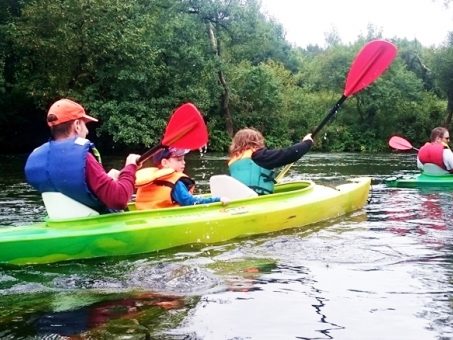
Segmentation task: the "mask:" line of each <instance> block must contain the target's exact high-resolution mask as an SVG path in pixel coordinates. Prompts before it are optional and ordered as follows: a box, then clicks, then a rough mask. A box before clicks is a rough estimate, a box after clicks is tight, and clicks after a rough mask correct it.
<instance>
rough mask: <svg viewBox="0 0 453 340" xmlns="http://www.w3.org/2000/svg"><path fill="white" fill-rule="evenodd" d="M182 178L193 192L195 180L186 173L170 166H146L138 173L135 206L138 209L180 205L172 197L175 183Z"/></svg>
mask: <svg viewBox="0 0 453 340" xmlns="http://www.w3.org/2000/svg"><path fill="white" fill-rule="evenodd" d="M178 180H182V181H183V183H184V184H185V185H186V187H187V189H188V190H189V192H191V193H192V192H193V190H194V187H195V182H194V181H193V180H192V179H191V178H190V177H189V176H187V175H186V174H184V173H182V172H176V171H175V170H173V169H170V168H162V169H158V168H144V169H140V170H138V171H137V173H136V180H135V186H136V187H137V194H136V198H135V206H136V208H137V209H138V210H147V209H156V208H168V207H173V206H179V205H178V204H177V203H176V202H174V201H173V199H172V198H171V194H172V192H173V189H174V187H175V183H176V182H177V181H178Z"/></svg>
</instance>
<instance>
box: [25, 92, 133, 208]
mask: <svg viewBox="0 0 453 340" xmlns="http://www.w3.org/2000/svg"><path fill="white" fill-rule="evenodd" d="M97 121H98V120H97V119H96V118H93V117H90V116H88V115H87V114H86V113H85V109H84V108H83V107H82V106H81V105H80V104H78V103H76V102H74V101H72V100H69V99H60V100H58V101H56V102H55V103H54V104H52V106H51V107H50V109H49V111H48V114H47V125H48V126H49V128H50V133H51V136H52V137H51V138H50V140H49V141H48V142H47V143H44V144H43V145H41V146H40V147H38V148H36V149H35V150H33V152H32V153H31V154H30V156H29V157H28V159H27V162H26V164H25V176H26V179H27V182H28V183H29V184H31V185H32V186H33V187H34V188H35V189H36V190H38V191H39V192H41V193H43V192H61V193H63V194H65V195H66V196H69V197H71V198H72V199H74V200H76V201H78V202H80V203H83V204H85V205H86V206H88V207H90V208H92V209H94V210H96V211H98V212H101V213H103V212H109V211H112V210H121V209H124V208H125V207H126V206H127V203H128V201H129V200H130V198H131V196H132V194H133V193H134V183H135V173H136V171H137V160H138V158H139V157H140V156H139V155H135V154H130V155H129V156H127V158H126V165H125V167H124V168H123V169H122V170H121V171H118V170H116V169H112V170H111V171H110V172H109V173H108V174H107V173H106V172H105V170H104V168H103V167H102V165H101V163H100V157H99V153H98V152H97V150H96V148H95V147H94V144H93V143H91V142H90V141H89V140H88V139H86V136H87V135H88V128H87V126H86V124H87V123H89V122H97ZM96 157H97V158H96Z"/></svg>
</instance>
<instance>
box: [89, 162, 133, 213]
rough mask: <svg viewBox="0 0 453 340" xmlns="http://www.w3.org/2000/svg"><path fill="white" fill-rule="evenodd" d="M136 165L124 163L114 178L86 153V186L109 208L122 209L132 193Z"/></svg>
mask: <svg viewBox="0 0 453 340" xmlns="http://www.w3.org/2000/svg"><path fill="white" fill-rule="evenodd" d="M136 171H137V165H135V164H129V165H126V166H125V167H124V168H123V169H122V170H121V172H120V174H119V176H118V179H117V180H114V179H113V178H111V177H110V176H108V175H107V173H106V172H105V170H104V168H103V167H102V165H101V164H99V163H98V162H97V161H96V159H95V158H94V156H93V155H92V154H88V156H87V162H86V169H85V176H86V180H87V184H88V188H89V189H90V190H91V192H92V193H93V194H94V195H95V196H96V197H97V198H98V199H99V200H100V201H101V202H102V203H103V204H104V205H105V206H106V207H107V208H109V209H115V210H119V209H124V208H125V207H126V206H127V203H128V202H129V200H130V198H131V197H132V194H133V193H134V185H135V172H136Z"/></svg>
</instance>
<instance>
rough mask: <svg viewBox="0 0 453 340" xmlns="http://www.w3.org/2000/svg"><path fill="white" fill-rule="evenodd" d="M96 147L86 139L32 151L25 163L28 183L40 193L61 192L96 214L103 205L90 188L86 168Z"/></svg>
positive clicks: (65, 141)
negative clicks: (91, 151) (89, 154)
mask: <svg viewBox="0 0 453 340" xmlns="http://www.w3.org/2000/svg"><path fill="white" fill-rule="evenodd" d="M93 147H94V145H93V144H92V143H91V142H90V141H89V140H88V139H84V138H79V137H78V138H70V139H66V140H63V141H53V140H51V141H49V142H47V143H45V144H43V145H41V146H40V147H38V148H36V149H35V150H33V152H32V153H31V154H30V156H29V157H28V159H27V163H26V164H25V177H26V179H27V182H28V183H29V184H30V185H32V186H33V187H34V188H35V189H36V190H38V191H39V192H41V193H42V192H61V193H62V194H65V195H66V196H69V197H71V198H73V199H75V200H76V201H78V202H80V203H83V204H85V205H87V206H89V207H90V208H93V209H95V210H97V211H104V210H105V207H104V206H103V204H102V203H101V202H100V201H99V200H98V199H97V198H96V197H95V196H94V195H93V194H92V193H91V191H90V189H89V188H88V185H87V182H86V177H85V169H86V160H87V155H88V152H90V150H91V149H92V148H93Z"/></svg>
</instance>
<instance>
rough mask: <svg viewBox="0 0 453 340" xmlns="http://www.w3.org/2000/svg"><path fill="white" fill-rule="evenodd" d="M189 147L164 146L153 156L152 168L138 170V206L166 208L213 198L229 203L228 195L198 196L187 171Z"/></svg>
mask: <svg viewBox="0 0 453 340" xmlns="http://www.w3.org/2000/svg"><path fill="white" fill-rule="evenodd" d="M189 151H190V150H185V149H176V148H165V149H162V150H160V151H158V152H157V153H156V154H155V155H154V156H153V160H152V161H153V165H154V166H155V167H152V168H144V169H141V170H139V171H138V172H137V179H136V182H135V185H136V187H137V195H136V198H135V206H136V207H137V209H139V210H145V209H153V208H167V207H173V206H186V205H194V204H207V203H214V202H222V203H224V204H225V203H227V202H228V199H227V198H220V197H216V196H212V197H195V196H193V194H192V193H193V190H194V187H195V181H194V180H193V179H191V178H190V177H189V176H187V175H186V174H185V173H184V169H185V165H186V162H185V160H184V156H185V155H186V154H187V153H188V152H189Z"/></svg>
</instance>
